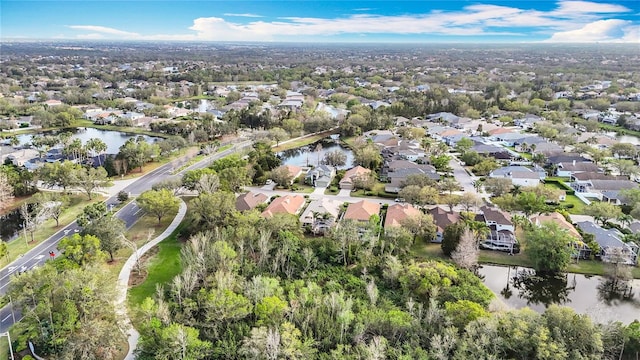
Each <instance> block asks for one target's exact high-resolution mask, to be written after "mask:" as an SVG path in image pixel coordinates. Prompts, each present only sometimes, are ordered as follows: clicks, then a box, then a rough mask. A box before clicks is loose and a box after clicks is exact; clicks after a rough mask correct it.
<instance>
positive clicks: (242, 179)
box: [218, 167, 251, 193]
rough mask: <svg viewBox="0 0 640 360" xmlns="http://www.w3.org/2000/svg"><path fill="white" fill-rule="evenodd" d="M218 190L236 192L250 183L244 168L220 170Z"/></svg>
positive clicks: (247, 172)
mask: <svg viewBox="0 0 640 360" xmlns="http://www.w3.org/2000/svg"><path fill="white" fill-rule="evenodd" d="M218 177H219V178H220V189H221V190H223V191H231V192H234V193H235V192H238V191H240V190H241V189H242V187H243V186H245V185H248V184H250V183H251V177H250V176H249V171H248V170H247V168H246V167H230V168H226V169H222V170H221V171H220V172H219V173H218Z"/></svg>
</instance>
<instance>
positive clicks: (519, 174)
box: [511, 171, 540, 180]
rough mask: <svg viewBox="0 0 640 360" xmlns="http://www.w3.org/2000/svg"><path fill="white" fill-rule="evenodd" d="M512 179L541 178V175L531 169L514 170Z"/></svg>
mask: <svg viewBox="0 0 640 360" xmlns="http://www.w3.org/2000/svg"><path fill="white" fill-rule="evenodd" d="M511 178H512V179H536V180H540V175H538V174H537V173H534V172H529V171H514V172H512V173H511Z"/></svg>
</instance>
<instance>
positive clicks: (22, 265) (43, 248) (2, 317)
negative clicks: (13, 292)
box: [0, 141, 251, 332]
mask: <svg viewBox="0 0 640 360" xmlns="http://www.w3.org/2000/svg"><path fill="white" fill-rule="evenodd" d="M250 145H251V141H240V142H238V143H236V144H234V146H233V147H231V148H229V149H227V150H225V151H221V152H219V153H216V154H213V155H212V156H209V157H206V158H205V159H203V160H201V161H199V162H197V163H195V164H193V165H191V166H189V167H187V168H185V169H183V170H182V171H180V172H178V173H176V174H172V173H173V171H174V168H175V166H176V163H175V162H170V163H167V164H165V165H162V166H160V167H158V168H157V169H155V170H153V171H150V172H148V173H147V174H145V175H143V176H141V177H140V178H138V179H137V180H136V181H135V182H133V183H131V184H130V185H129V186H127V187H125V188H124V189H123V191H124V192H127V193H129V194H130V196H136V195H139V194H141V193H143V192H145V191H147V190H149V189H151V187H152V186H153V185H154V184H156V183H158V182H160V181H162V180H164V179H168V178H172V177H182V174H184V172H186V171H189V170H194V169H199V168H203V167H205V166H207V165H209V164H210V163H211V162H213V161H215V160H217V159H220V158H222V157H225V156H227V155H230V154H232V153H234V152H236V151H239V150H241V149H244V148H246V147H249V146H250ZM105 203H106V204H107V208H108V209H109V208H111V207H112V206H115V205H117V204H118V203H119V202H118V199H117V198H116V196H115V195H114V196H111V197H109V198H108V199H107V200H106V201H105ZM115 215H116V216H117V217H118V218H120V219H121V220H123V221H124V222H125V224H126V226H127V228H130V227H131V226H132V225H133V224H134V223H135V222H136V221H138V219H139V218H140V217H141V216H142V215H143V211H142V209H140V208H139V207H138V206H137V205H136V203H135V201H132V202H130V203H129V204H127V205H126V206H124V207H123V208H122V209H120V210H118V212H116V214H115ZM78 231H80V227H79V226H78V225H77V224H76V222H75V221H74V222H72V223H71V224H69V225H67V226H65V227H64V228H63V229H61V230H59V231H58V232H56V233H55V234H54V235H52V236H51V237H49V238H48V239H46V240H44V241H43V242H42V243H40V244H38V245H37V246H36V247H34V248H33V249H31V250H29V252H27V253H26V254H25V255H23V256H21V257H19V258H18V259H16V260H14V261H13V262H12V263H10V264H9V265H7V266H5V267H4V268H2V269H0V294H2V295H4V294H5V293H6V292H7V289H8V287H9V283H10V282H11V277H12V276H13V275H15V274H17V273H19V272H20V271H22V270H27V271H28V270H30V269H33V268H35V267H38V266H40V265H42V264H44V263H45V261H47V260H49V258H50V256H49V253H50V252H52V251H53V252H54V254H55V255H57V254H58V253H59V250H58V248H57V245H58V242H59V241H60V240H61V239H62V238H64V237H65V236H67V235H70V234H73V233H75V232H78ZM13 315H15V319H16V320H17V321H20V319H21V316H20V314H19V313H18V312H14V314H13ZM13 315H12V312H11V307H10V306H9V305H7V306H5V307H3V308H2V309H0V332H5V331H7V330H8V329H9V327H11V325H13V323H14V321H13Z"/></svg>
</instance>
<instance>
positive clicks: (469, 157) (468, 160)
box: [460, 151, 485, 166]
mask: <svg viewBox="0 0 640 360" xmlns="http://www.w3.org/2000/svg"><path fill="white" fill-rule="evenodd" d="M484 159H485V157H484V156H482V155H480V154H478V153H477V152H476V151H467V152H465V153H464V154H462V155H461V156H460V160H462V161H463V162H464V164H465V165H467V166H474V165H476V164H478V163H479V162H481V161H482V160H484Z"/></svg>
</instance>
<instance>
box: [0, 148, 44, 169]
mask: <svg viewBox="0 0 640 360" xmlns="http://www.w3.org/2000/svg"><path fill="white" fill-rule="evenodd" d="M39 156H40V154H39V153H38V151H37V150H35V149H22V150H18V151H14V152H12V153H10V154H8V155H6V157H5V158H6V159H9V161H11V163H13V165H15V166H26V164H27V163H28V162H29V160H31V159H35V158H38V157H39ZM4 161H5V159H4V158H3V159H2V163H4Z"/></svg>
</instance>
